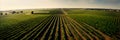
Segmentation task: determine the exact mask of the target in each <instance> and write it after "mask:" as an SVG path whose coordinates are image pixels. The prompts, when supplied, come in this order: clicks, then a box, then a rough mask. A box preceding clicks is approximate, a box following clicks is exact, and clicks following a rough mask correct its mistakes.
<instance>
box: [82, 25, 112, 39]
mask: <svg viewBox="0 0 120 40" xmlns="http://www.w3.org/2000/svg"><path fill="white" fill-rule="evenodd" d="M84 24H85V25H87V26H89V27H90V28H91V29H93V30H95V31H96V32H98V33H99V34H101V35H102V36H103V37H104V38H105V40H112V39H111V37H109V36H108V35H106V34H104V33H102V32H101V31H99V30H97V29H95V28H94V27H92V26H90V25H88V24H86V23H84Z"/></svg>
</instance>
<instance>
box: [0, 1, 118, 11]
mask: <svg viewBox="0 0 120 40" xmlns="http://www.w3.org/2000/svg"><path fill="white" fill-rule="evenodd" d="M36 8H113V9H120V0H0V10H14V9H36Z"/></svg>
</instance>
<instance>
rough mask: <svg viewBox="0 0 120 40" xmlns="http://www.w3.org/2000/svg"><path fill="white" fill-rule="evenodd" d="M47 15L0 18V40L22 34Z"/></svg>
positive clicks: (6, 16)
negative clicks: (0, 39)
mask: <svg viewBox="0 0 120 40" xmlns="http://www.w3.org/2000/svg"><path fill="white" fill-rule="evenodd" d="M47 16H49V15H44V14H40V15H22V14H21V15H17V14H15V15H5V16H0V18H1V19H0V38H2V39H4V38H6V37H10V36H12V35H14V34H18V33H23V32H26V31H28V30H30V29H31V28H33V27H34V26H35V25H36V24H38V23H39V22H40V21H42V20H43V19H44V18H46V17H47Z"/></svg>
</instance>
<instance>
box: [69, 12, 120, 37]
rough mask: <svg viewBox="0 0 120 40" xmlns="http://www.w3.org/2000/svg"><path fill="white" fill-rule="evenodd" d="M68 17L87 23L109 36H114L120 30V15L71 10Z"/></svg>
mask: <svg viewBox="0 0 120 40" xmlns="http://www.w3.org/2000/svg"><path fill="white" fill-rule="evenodd" d="M67 12H68V16H69V17H71V18H73V19H74V20H76V21H77V22H79V23H82V22H85V23H87V24H89V25H91V26H93V27H95V28H96V29H98V30H101V31H103V32H104V33H106V34H107V35H110V36H113V35H114V34H116V33H118V32H119V30H120V25H119V24H120V16H119V15H120V13H116V12H107V11H97V10H69V11H67Z"/></svg>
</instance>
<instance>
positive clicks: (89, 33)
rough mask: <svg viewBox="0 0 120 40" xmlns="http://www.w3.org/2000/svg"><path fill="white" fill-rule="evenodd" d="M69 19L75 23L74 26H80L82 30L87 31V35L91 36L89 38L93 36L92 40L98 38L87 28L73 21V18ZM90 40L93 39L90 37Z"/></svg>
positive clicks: (97, 39)
mask: <svg viewBox="0 0 120 40" xmlns="http://www.w3.org/2000/svg"><path fill="white" fill-rule="evenodd" d="M71 21H72V22H73V23H74V24H76V25H75V26H80V28H81V29H83V31H85V32H86V33H88V35H91V36H92V37H91V38H93V37H94V38H95V39H94V40H99V38H98V37H97V36H96V35H94V34H92V33H91V32H90V30H88V29H87V28H85V27H83V26H82V25H80V24H77V23H75V22H74V20H72V19H71ZM92 40H93V39H92Z"/></svg>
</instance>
